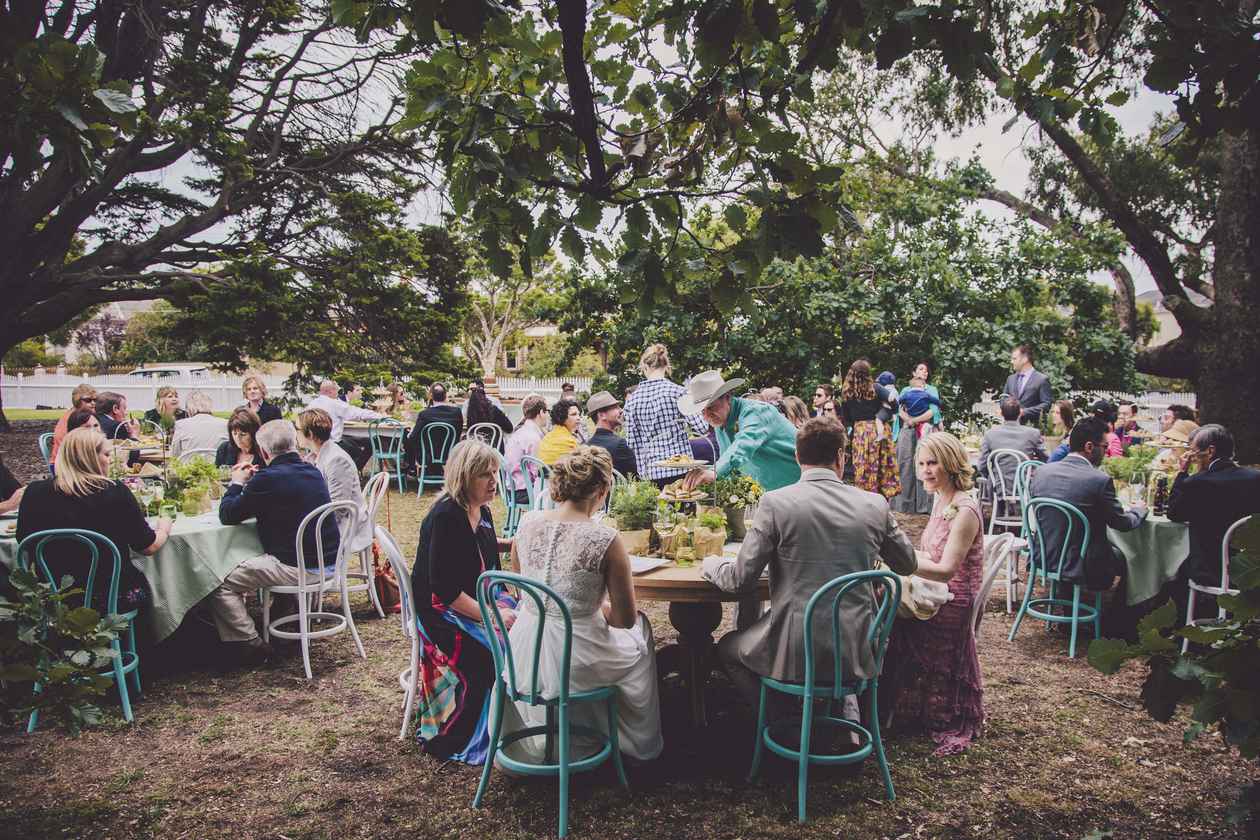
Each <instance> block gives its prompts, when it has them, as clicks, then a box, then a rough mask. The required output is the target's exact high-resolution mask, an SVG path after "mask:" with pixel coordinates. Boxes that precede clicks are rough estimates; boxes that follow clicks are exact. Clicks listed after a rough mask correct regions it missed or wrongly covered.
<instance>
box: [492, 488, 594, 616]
mask: <svg viewBox="0 0 1260 840" xmlns="http://www.w3.org/2000/svg"><path fill="white" fill-rule="evenodd" d="M616 536H617V532H616V531H614V530H613V529H612V528H609V527H608V526H607V525H601V524H599V523H598V522H590V521H587V522H557V521H554V520H549V519H546V518H545V515H544V513H543V512H535V513H530V514H527V515H526V516H525V517H524V518H523V519H522V520H521V524H520V527H519V528H518V529H517V531H516V554H517V557H518V558H519V559H520V563H521V574H523V575H525V576H526V577H530V578H533V579H534V580H537V581H541V582H542V583H545V584H547V585H548V586H550V587H551V588H552V589H554V590H555V591H556V592H558V593H559V594H560V597H561V598H564V601H565V603H566V604H568V605H569V612H570V613H571V614H572V615H574V616H580V615H590V614H591V613H594V612H595V611H596V610H598V609H599V607H600V604H602V603H603V600H604V594H605V592H606V590H607V587H606V586H605V583H604V555H605V553H607V551H608V546H609V545H610V544H611V543H612V541H613V540H614V539H615V538H616ZM529 603H530V599H529V598H525V599H524V600H523V602H522V606H524V605H527V604H529ZM547 612H548V614H559V610H558V609H557V608H555V607H554V606H551V605H549V606H548V608H547Z"/></svg>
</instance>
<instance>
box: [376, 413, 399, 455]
mask: <svg viewBox="0 0 1260 840" xmlns="http://www.w3.org/2000/svg"><path fill="white" fill-rule="evenodd" d="M385 429H388V431H384V430H385ZM404 436H405V429H404V427H403V424H402V422H401V421H398V420H395V419H394V418H392V417H383V418H377V419H376V420H373V421H372V422H370V423H368V443H369V444H370V445H371V447H372V457H373V458H380V457H382V456H384V457H386V458H392V457H394V456H396V455H397V454H398V453H399V452H401V451H402V446H403V437H404Z"/></svg>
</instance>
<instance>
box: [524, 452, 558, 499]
mask: <svg viewBox="0 0 1260 840" xmlns="http://www.w3.org/2000/svg"><path fill="white" fill-rule="evenodd" d="M549 475H551V468H550V467H548V466H547V465H546V464H544V463H543V462H542V461H540V460H539V459H537V458H535V457H534V456H533V455H522V456H521V477H522V478H524V479H525V492H526V494H527V495H528V496H529V509H530V510H538V508H539V506H540V505H541V504H542V491H543V488H544V487H546V486H547V477H548V476H549Z"/></svg>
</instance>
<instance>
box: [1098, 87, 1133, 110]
mask: <svg viewBox="0 0 1260 840" xmlns="http://www.w3.org/2000/svg"><path fill="white" fill-rule="evenodd" d="M1104 101H1105V102H1106V103H1107V104H1108V105H1114V106H1116V107H1117V108H1119V107H1120V106H1121V105H1123V104H1124V103H1126V102H1128V101H1129V92H1128V91H1127V90H1118V91H1115V92H1114V93H1112V94H1111V96H1108V97H1107V98H1106V99H1105V100H1104Z"/></svg>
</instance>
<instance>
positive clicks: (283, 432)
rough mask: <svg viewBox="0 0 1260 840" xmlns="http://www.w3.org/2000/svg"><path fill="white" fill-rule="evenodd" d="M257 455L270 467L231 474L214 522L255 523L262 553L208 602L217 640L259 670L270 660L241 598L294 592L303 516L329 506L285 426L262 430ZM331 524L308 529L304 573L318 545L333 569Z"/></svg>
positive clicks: (313, 565) (313, 564) (245, 467)
mask: <svg viewBox="0 0 1260 840" xmlns="http://www.w3.org/2000/svg"><path fill="white" fill-rule="evenodd" d="M258 448H259V449H260V450H261V452H262V456H263V460H264V461H265V462H266V463H267V466H265V467H263V468H262V469H261V470H258V471H257V472H256V473H255V472H254V467H253V466H252V465H250V464H237V465H236V466H235V467H233V468H232V483H231V484H230V485H229V486H228V489H227V492H225V493H224V495H223V501H221V502H220V503H219V521H220V522H221V523H223V524H224V525H239V524H241V523H242V522H244V521H245V520H246V519H251V518H254V517H257V519H258V537H259V540H260V541H261V542H262V547H263V553H262V554H260V555H258V556H257V557H251V558H250V559H248V560H245V561H243V562H242V563H241V564H240V565H238V566H237V567H236V568H235V569H233V570H232V571H230V572H228V575H227V577H226V578H224V579H223V583H221V584H219V588H218V589H216V590H215V591H214V592H212V593H210V595H209V596H208V597H209V598H210V608H211V612H212V613H213V614H214V624H215V627H216V629H217V630H218V632H219V638H220V639H221V640H222V641H224V642H226V643H228V644H229V645H230V646H231V647H233V648H235V649H236V655H237V656H238V657H239V659H240V660H241V661H242V662H244V663H258V662H261V661H264V660H266V659H267V658H268V657H269V656H270V655H271V649H270V647H269V646H268V645H267V644H266V643H265V642H263V641H262V639H260V638H259V637H258V630H257V628H256V627H254V620H253V619H252V618H250V617H249V613H248V612H247V611H246V610H245V595H246V594H248V593H250V592H255V591H257V590H258V589H259V588H260V587H263V586H296V585H297V583H298V565H297V562H298V561H297V531H298V526H299V525H301V524H302V520H303V519H305V518H306V515H307V514H308V513H310V512H311V511H313V510H315V508H317V507H319V506H320V505H326V504H328V502H329V501H331V499H330V498H329V495H328V485H327V484H326V483H325V482H324V477H323V476H322V475H320V472H319V470H318V469H316V468H315V467H314V466H313V465H311V464H307V463H303V461H302V459H301V457H299V456H298V453H297V436H296V433H295V432H294V430H293V424H292V423H290V422H289V421H288V420H272V421H271V422H270V423H266V424H264V425H263V427H262V428H261V429H259V430H258ZM334 519H335V518H334V517H331V516H330V517H328V518H327V519H325V520H324V526H323V528H322V529H319V531H318V532H317V530H316V528H315V527H314V525H313V524H312V525H311V526H309V527H307V529H306V533H305V535H304V538H303V542H302V550H303V552H304V554H305V560H306V566H307V569H308V570H315V569H317V563H318V562H319V549H318V546H317V542H316V541H317V540H318V541H319V542H321V543H322V544H323V546H324V562H325V564H328V565H331V564H332V563H333V562H335V561H336V557H337V550H338V548H339V546H340V539H339V537H338V533H337V523H336V522H335V521H334ZM321 574H322V571H314V573H311V574H308V579H309V580H311V581H312V582H314V583H316V584H318V582H319V576H320V575H321Z"/></svg>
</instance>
